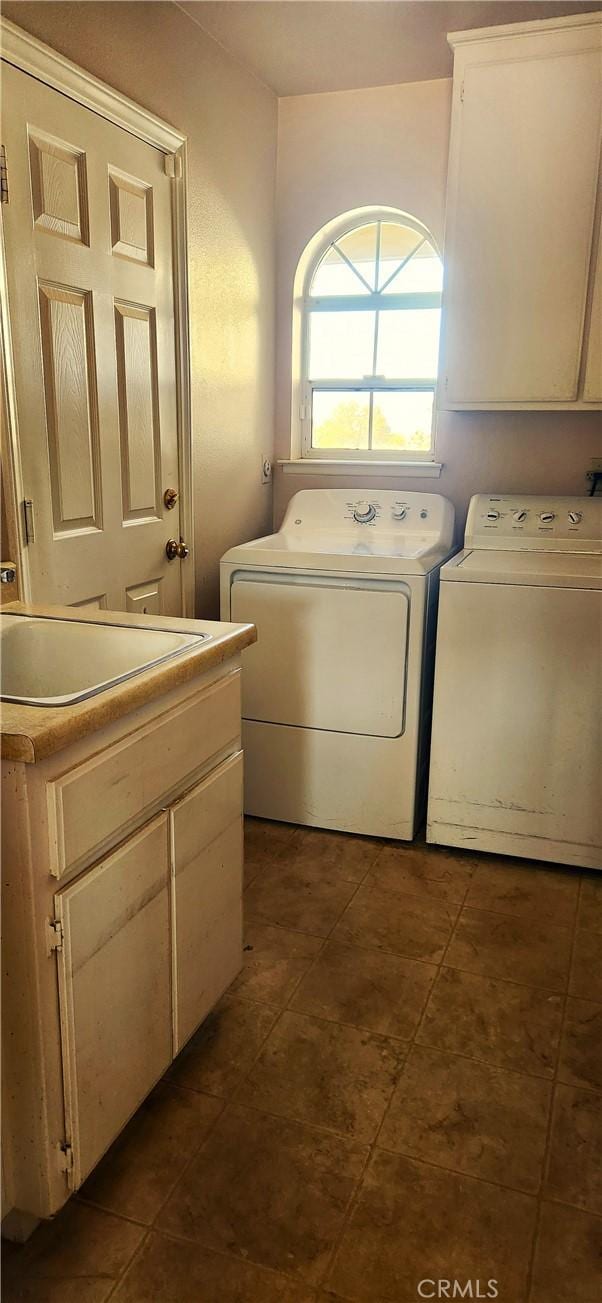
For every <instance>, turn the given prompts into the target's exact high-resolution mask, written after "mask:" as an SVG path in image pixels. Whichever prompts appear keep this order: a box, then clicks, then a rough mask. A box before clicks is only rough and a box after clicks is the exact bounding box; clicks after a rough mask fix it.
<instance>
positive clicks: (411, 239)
mask: <svg viewBox="0 0 602 1303" xmlns="http://www.w3.org/2000/svg"><path fill="white" fill-rule="evenodd" d="M423 238H424V237H423V236H422V235H420V232H419V231H414V230H413V229H411V228H410V227H409V226H400V225H399V223H398V222H382V224H381V228H380V263H379V269H378V285H379V289H380V288H382V286H383V285H384V284H385V281H388V279H389V276H392V275H393V272H394V271H396V270H397V268H398V267H399V265H400V263H401V262H403V261H404V260H405V259H406V258H408V257H409V255H410V254H411V253H412V252H413V251H414V250H415V249H417V248H418V245H419V244H420V243H421V241H422V239H423Z"/></svg>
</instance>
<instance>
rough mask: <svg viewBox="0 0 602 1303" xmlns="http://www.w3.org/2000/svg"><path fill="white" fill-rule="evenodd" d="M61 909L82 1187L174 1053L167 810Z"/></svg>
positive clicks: (62, 972)
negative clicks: (172, 1037) (172, 1045)
mask: <svg viewBox="0 0 602 1303" xmlns="http://www.w3.org/2000/svg"><path fill="white" fill-rule="evenodd" d="M55 913H56V917H57V918H59V919H61V920H62V923H63V929H64V940H63V949H62V951H60V952H59V956H58V958H59V994H60V1006H61V1028H62V1052H63V1070H64V1079H65V1099H66V1121H67V1139H68V1140H70V1142H71V1144H72V1146H73V1151H74V1160H75V1168H74V1185H75V1187H76V1188H77V1186H78V1185H80V1184H81V1182H82V1181H83V1180H84V1179H85V1177H86V1176H87V1174H88V1172H90V1171H91V1169H92V1168H93V1167H94V1165H95V1163H97V1162H98V1160H99V1158H101V1156H102V1154H103V1153H104V1152H105V1150H106V1149H107V1148H108V1146H109V1145H110V1144H111V1142H112V1141H113V1140H114V1138H115V1136H116V1135H117V1134H118V1133H119V1131H121V1128H122V1127H123V1126H124V1125H125V1123H126V1122H127V1121H128V1118H129V1117H130V1116H131V1115H132V1113H133V1112H134V1111H135V1109H136V1108H138V1105H139V1104H140V1103H141V1101H142V1100H143V1099H144V1098H145V1096H146V1095H147V1094H148V1092H149V1090H150V1089H151V1088H152V1086H153V1085H154V1083H155V1082H156V1081H157V1080H158V1078H159V1077H160V1076H161V1074H162V1073H163V1072H164V1071H165V1069H166V1068H167V1067H168V1065H169V1063H170V1060H171V976H170V953H169V941H170V938H169V871H168V838H167V814H162V815H160V816H159V817H158V818H157V819H154V820H153V822H152V823H149V824H147V825H146V827H145V828H143V829H142V831H141V832H139V833H136V834H135V836H133V837H131V838H130V839H129V840H128V841H127V842H125V843H124V844H123V845H122V846H120V847H119V849H118V850H116V851H114V852H113V854H112V855H109V856H108V858H107V859H105V860H103V861H102V862H101V863H100V864H97V865H96V866H95V867H94V868H92V869H90V870H89V871H88V872H87V873H85V874H83V875H82V876H81V877H80V878H78V879H77V881H76V882H74V883H73V884H72V885H71V886H69V887H66V888H65V890H64V891H61V892H59V893H58V894H57V895H56V896H55Z"/></svg>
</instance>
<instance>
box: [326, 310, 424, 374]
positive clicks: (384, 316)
mask: <svg viewBox="0 0 602 1303" xmlns="http://www.w3.org/2000/svg"><path fill="white" fill-rule="evenodd" d="M349 315H351V314H349ZM440 318H441V309H440V308H405V309H404V308H400V309H393V310H391V311H390V312H381V313H379V321H378V350H377V359H376V374H377V375H379V376H385V378H386V379H387V380H405V379H413V380H432V379H433V378H434V376H436V374H437V356H438V351H439V323H440Z"/></svg>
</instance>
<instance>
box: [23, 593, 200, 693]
mask: <svg viewBox="0 0 602 1303" xmlns="http://www.w3.org/2000/svg"><path fill="white" fill-rule="evenodd" d="M210 637H211V635H210V634H202V633H201V634H199V633H197V634H193V633H166V632H165V631H164V630H162V629H130V628H127V627H126V626H125V625H119V624H118V623H115V624H93V623H85V622H83V621H81V622H80V621H78V620H54V619H52V618H46V617H43V618H42V617H38V616H30V615H14V614H12V613H11V612H8V611H6V612H2V613H0V689H1V690H0V696H1V697H2V700H3V701H14V702H18V703H19V704H20V705H24V706H70V705H73V704H74V703H75V702H77V701H84V700H85V698H86V697H94V696H95V695H96V693H98V692H105V691H106V689H107V688H112V687H114V686H115V684H116V683H122V682H123V681H124V679H131V678H132V677H133V676H134V675H135V674H141V673H142V671H143V670H148V669H150V668H151V666H153V665H160V664H161V663H162V662H163V661H167V660H171V659H172V657H174V656H179V655H181V654H182V652H185V651H189V650H190V649H191V648H192V647H195V646H198V644H199V643H200V642H203V641H204V640H206V639H207V638H210Z"/></svg>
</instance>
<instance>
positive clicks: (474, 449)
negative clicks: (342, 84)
mask: <svg viewBox="0 0 602 1303" xmlns="http://www.w3.org/2000/svg"><path fill="white" fill-rule="evenodd" d="M450 106H451V81H449V80H440V81H429V82H414V83H412V84H408V85H403V86H383V87H378V88H376V89H372V90H362V91H341V92H338V93H334V94H323V95H301V96H292V97H290V98H288V99H281V100H280V102H279V141H278V192H277V193H278V198H277V230H278V271H277V280H278V307H277V339H278V360H277V386H276V448H277V456H278V457H288V456H290V383H291V366H290V358H291V304H292V286H293V278H294V274H295V268H296V266H297V262H298V259H299V257H300V255H301V253H302V251H303V249H304V248H305V245H306V244H307V242H308V240H309V239H310V238H311V236H312V235H314V233H315V232H316V231H317V230H319V228H320V227H321V226H323V225H324V223H325V222H327V221H328V220H329V219H330V218H332V217H335V216H336V215H337V214H338V213H342V212H346V211H347V210H348V209H351V208H356V207H360V206H362V205H367V204H383V205H392V206H394V207H397V208H401V209H404V210H405V211H407V212H410V213H413V214H414V215H415V216H416V217H418V218H420V219H421V220H422V221H423V222H424V223H425V224H426V225H427V226H428V227H429V228H430V229H431V230H432V231H433V234H434V235H435V237H436V239H437V240H438V241H440V242H442V238H443V222H444V205H445V180H446V170H447V148H448V138H449V123H450ZM600 425H601V422H600V414H599V413H595V412H591V413H590V412H575V413H570V412H470V413H459V412H443V413H441V415H440V417H439V421H438V430H437V442H436V456H437V459H438V460H439V461H442V462H443V463H444V469H443V471H442V474H441V477H440V479H438V480H437V479H425V480H419V479H413V478H412V479H406V480H404V479H403V476H399V477H395V478H387V479H383V480H378V479H376V478H373V477H372V476H370V478H369V480H367V481H366V483H369V485H370V487H371V488H379V487H389V488H395V487H397V486H402V485H403V486H404V487H405V488H406V489H417V490H420V489H421V490H424V491H425V492H439V493H443V494H445V495H446V496H447V497H448V498H450V499H451V501H452V502H453V503H454V504H455V507H456V510H457V512H458V517H459V522H460V526H461V527H463V524H464V516H465V512H466V507H467V504H468V501H469V499H470V497H471V495H472V494H473V493H488V492H515V491H517V490H522V491H523V492H525V493H585V492H587V484H586V481H585V478H584V475H585V472H586V470H588V469H590V459H591V458H592V457H594V456H599V455H600V451H601V447H600ZM361 483H362V481H361V480H359V479H358V478H357V477H353V478H349V477H347V478H345V477H344V476H340V477H339V476H337V477H336V478H334V477H332V476H330V475H329V476H328V477H319V476H317V475H314V474H311V475H308V476H303V477H301V476H298V475H294V476H293V475H284V474H283V472H282V470H281V469H280V470H278V472H277V475H276V482H275V503H274V506H275V520H276V523H277V524H278V523H279V522H280V520H281V518H282V515H283V512H284V509H285V507H286V504H287V502H288V500H289V498H290V497H291V496H292V494H293V493H296V492H297V490H298V489H302V488H320V487H333V488H334V487H338V486H341V487H342V486H350V487H354V489H355V491H356V492H357V491H358V487H359V485H360V484H361Z"/></svg>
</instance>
